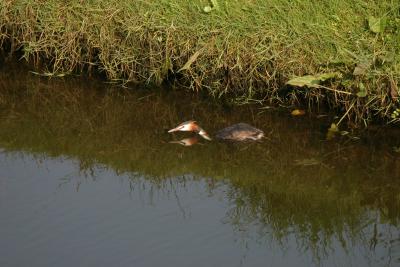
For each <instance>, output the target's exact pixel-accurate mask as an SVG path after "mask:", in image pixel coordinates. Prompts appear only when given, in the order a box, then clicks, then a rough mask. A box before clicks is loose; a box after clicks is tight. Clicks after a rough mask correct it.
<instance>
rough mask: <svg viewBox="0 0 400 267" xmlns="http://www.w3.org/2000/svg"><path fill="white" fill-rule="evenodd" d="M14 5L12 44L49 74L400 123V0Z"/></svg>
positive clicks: (5, 38)
mask: <svg viewBox="0 0 400 267" xmlns="http://www.w3.org/2000/svg"><path fill="white" fill-rule="evenodd" d="M221 2H222V1H211V2H208V1H193V2H192V3H186V1H182V0H171V1H158V2H157V1H144V2H136V3H129V1H126V2H125V1H122V2H113V1H109V2H105V1H92V2H89V3H83V2H82V1H71V3H68V4H65V3H60V2H59V1H46V2H43V1H28V0H23V1H18V2H17V1H4V2H2V3H1V4H0V14H1V18H0V29H1V31H0V34H1V35H0V44H1V48H2V49H3V51H4V52H6V53H8V54H14V55H15V54H18V55H19V56H20V57H21V58H22V59H24V60H26V61H28V62H30V63H31V64H33V65H35V66H36V67H37V69H38V72H39V73H41V74H43V75H47V76H52V77H54V76H56V77H57V76H65V75H68V74H71V73H82V72H95V73H99V74H102V75H105V76H106V77H107V79H109V80H111V81H115V82H120V83H129V82H134V83H156V84H161V83H163V82H174V83H176V84H178V85H179V86H183V87H185V88H187V89H188V90H189V91H196V92H199V91H206V92H207V93H208V94H210V95H212V96H213V97H216V98H219V97H225V98H229V99H231V102H233V103H241V104H242V103H246V102H251V101H260V102H262V103H264V104H268V105H271V104H272V105H278V104H279V105H285V106H289V105H299V104H305V105H306V106H307V107H308V108H310V109H312V108H313V107H318V106H320V105H326V106H328V107H330V108H332V109H334V110H336V111H337V112H338V115H339V118H340V120H338V122H339V123H340V122H342V121H348V122H351V123H352V124H353V125H363V124H364V125H366V124H368V122H370V121H371V120H384V121H386V122H399V121H400V114H399V113H400V109H399V108H400V102H399V94H400V90H399V87H400V56H399V54H400V46H399V44H400V3H396V1H387V2H386V3H370V4H369V5H366V4H365V3H363V1H357V0H356V1H354V3H351V5H350V4H346V1H344V0H343V1H342V0H337V1H336V2H327V1H321V2H319V4H316V3H314V4H310V3H307V2H306V1H297V3H285V2H286V1H281V0H273V1H268V3H264V1H253V2H251V3H250V2H249V1H236V2H233V3H232V4H227V3H225V4H224V5H220V3H221Z"/></svg>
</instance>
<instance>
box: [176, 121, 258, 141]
mask: <svg viewBox="0 0 400 267" xmlns="http://www.w3.org/2000/svg"><path fill="white" fill-rule="evenodd" d="M177 131H189V132H195V133H197V134H199V135H200V136H201V137H203V138H204V139H207V140H211V137H210V136H209V135H208V133H207V132H206V131H205V130H204V129H203V128H201V127H200V126H199V125H198V124H197V122H196V121H193V120H192V121H185V122H183V123H181V124H179V125H178V126H177V127H175V128H173V129H171V130H169V131H168V132H169V133H172V132H177ZM263 137H264V132H263V131H262V130H260V129H257V128H255V127H253V126H251V125H249V124H247V123H243V122H241V123H237V124H234V125H231V126H229V127H226V128H224V129H222V130H219V131H218V132H217V133H216V135H215V138H216V139H221V140H230V141H248V140H253V141H255V140H259V139H261V138H263Z"/></svg>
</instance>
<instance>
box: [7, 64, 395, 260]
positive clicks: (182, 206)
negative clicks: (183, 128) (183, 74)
mask: <svg viewBox="0 0 400 267" xmlns="http://www.w3.org/2000/svg"><path fill="white" fill-rule="evenodd" d="M188 119H196V120H197V121H198V122H199V123H200V125H201V126H202V127H203V128H205V129H206V130H208V132H209V133H210V134H212V133H215V132H216V130H217V129H219V128H222V127H225V126H228V125H230V124H233V123H237V122H247V123H250V124H253V125H255V126H257V127H259V128H261V129H263V130H264V131H265V132H266V136H267V138H266V139H264V140H263V141H262V142H258V143H244V144H232V143H221V142H216V141H212V142H209V141H203V140H199V142H198V143H197V144H195V145H193V146H190V147H185V146H181V145H179V144H174V143H170V142H171V141H177V140H180V139H184V138H189V137H192V135H190V134H188V133H182V134H176V135H170V134H168V133H167V132H166V131H167V130H168V129H170V128H172V127H174V126H176V125H177V124H178V123H180V122H182V121H185V120H188ZM329 123H330V120H329V119H327V118H325V119H317V118H315V117H307V116H305V117H290V115H287V114H285V113H282V114H277V113H276V112H272V111H270V110H266V109H260V106H256V105H253V106H245V107H240V108H234V109H232V108H227V107H222V106H221V105H218V104H215V103H213V102H212V101H210V100H205V99H201V98H200V97H194V96H192V97H188V96H184V95H180V94H177V93H173V92H169V93H166V92H164V93H161V92H159V91H154V90H148V91H146V90H141V91H139V92H138V91H133V90H130V91H129V90H126V91H125V90H121V89H120V88H114V89H113V88H111V87H108V86H107V85H105V84H102V83H99V82H96V81H92V80H82V79H78V80H77V79H73V78H68V79H65V80H60V79H53V80H47V79H44V78H39V77H37V76H33V75H30V74H27V73H26V72H22V73H19V72H7V71H4V70H3V71H2V72H1V73H0V149H1V150H0V237H1V238H0V248H1V249H0V266H41V267H42V266H398V265H399V264H400V239H399V238H400V235H399V234H400V231H399V219H400V153H399V152H396V150H397V149H398V148H399V147H400V139H399V137H398V136H399V131H398V130H396V129H391V130H388V129H380V128H374V129H371V130H370V131H369V132H364V133H358V134H355V133H352V134H350V135H348V136H343V137H338V138H335V139H333V140H326V129H327V128H328V125H329Z"/></svg>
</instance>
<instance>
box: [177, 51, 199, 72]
mask: <svg viewBox="0 0 400 267" xmlns="http://www.w3.org/2000/svg"><path fill="white" fill-rule="evenodd" d="M200 52H201V49H200V50H199V51H196V53H194V54H193V55H192V56H191V57H190V58H189V60H188V61H187V62H186V63H185V65H183V67H182V68H180V69H179V70H178V72H181V71H183V70H187V69H189V68H190V66H191V65H192V63H193V62H195V61H196V59H197V58H198V56H199V55H200Z"/></svg>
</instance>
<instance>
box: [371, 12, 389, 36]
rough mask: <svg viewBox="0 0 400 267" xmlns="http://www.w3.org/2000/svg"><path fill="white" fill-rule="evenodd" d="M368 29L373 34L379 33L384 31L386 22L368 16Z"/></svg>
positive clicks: (382, 19)
mask: <svg viewBox="0 0 400 267" xmlns="http://www.w3.org/2000/svg"><path fill="white" fill-rule="evenodd" d="M368 26H369V29H370V30H371V31H372V32H374V33H380V32H383V31H384V30H385V27H386V20H385V19H384V18H375V17H373V16H370V17H369V18H368Z"/></svg>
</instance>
